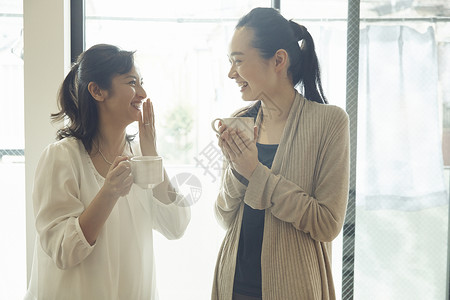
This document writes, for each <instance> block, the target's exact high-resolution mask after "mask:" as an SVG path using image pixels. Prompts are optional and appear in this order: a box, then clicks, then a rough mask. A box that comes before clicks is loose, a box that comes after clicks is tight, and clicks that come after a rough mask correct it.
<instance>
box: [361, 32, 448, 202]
mask: <svg viewBox="0 0 450 300" xmlns="http://www.w3.org/2000/svg"><path fill="white" fill-rule="evenodd" d="M360 62H361V63H360V67H361V74H360V78H362V80H361V81H360V97H359V98H360V101H359V104H360V108H359V121H358V127H359V128H358V133H359V135H358V174H359V175H358V180H359V182H358V183H359V186H360V187H359V188H358V192H359V196H358V197H357V199H358V204H359V205H364V206H365V207H366V208H367V209H398V210H407V211H411V210H420V209H424V208H428V207H433V206H439V205H444V204H446V203H447V197H446V188H445V183H444V169H443V161H442V146H441V129H440V126H441V124H440V122H439V103H438V89H437V87H438V63H437V62H438V60H437V47H436V41H435V32H434V30H433V27H431V26H429V27H426V28H424V30H423V31H422V32H419V31H417V30H415V29H412V28H410V27H407V26H368V27H366V28H365V29H363V30H362V31H361V49H360Z"/></svg>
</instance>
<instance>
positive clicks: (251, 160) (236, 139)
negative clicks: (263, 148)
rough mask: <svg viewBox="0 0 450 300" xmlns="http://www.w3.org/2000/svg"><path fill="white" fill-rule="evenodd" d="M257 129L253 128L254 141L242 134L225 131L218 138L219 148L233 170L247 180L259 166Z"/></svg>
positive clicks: (230, 130)
mask: <svg viewBox="0 0 450 300" xmlns="http://www.w3.org/2000/svg"><path fill="white" fill-rule="evenodd" d="M257 132H258V129H257V127H254V139H253V141H252V140H250V138H248V137H247V136H245V134H244V133H243V132H240V131H236V130H234V129H231V128H227V129H225V131H223V132H222V133H221V134H220V136H219V146H220V147H221V148H222V151H223V154H224V155H225V157H226V158H227V160H228V161H230V162H231V164H232V166H233V168H234V169H235V170H236V171H237V172H238V173H239V174H241V175H242V176H244V177H245V178H246V179H247V180H248V179H249V178H250V177H251V176H252V174H253V171H255V169H256V167H257V166H258V164H259V161H258V149H257V148H256V139H257V136H258V133H257Z"/></svg>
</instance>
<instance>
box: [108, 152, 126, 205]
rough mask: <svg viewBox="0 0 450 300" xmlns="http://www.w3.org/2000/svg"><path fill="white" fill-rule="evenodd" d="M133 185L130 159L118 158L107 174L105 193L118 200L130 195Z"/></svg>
mask: <svg viewBox="0 0 450 300" xmlns="http://www.w3.org/2000/svg"><path fill="white" fill-rule="evenodd" d="M132 184H133V175H132V174H131V165H130V162H129V161H128V157H127V156H118V157H116V159H115V160H114V162H113V164H112V165H111V167H110V168H109V171H108V173H107V174H106V178H105V183H104V184H103V187H102V189H103V192H104V193H106V194H107V195H109V197H110V198H112V199H114V200H116V199H119V197H122V196H126V195H128V193H129V192H130V189H131V185H132Z"/></svg>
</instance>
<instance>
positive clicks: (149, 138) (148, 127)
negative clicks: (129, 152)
mask: <svg viewBox="0 0 450 300" xmlns="http://www.w3.org/2000/svg"><path fill="white" fill-rule="evenodd" d="M139 142H140V145H141V152H142V155H144V156H157V155H158V153H157V151H156V132H155V114H154V112H153V104H152V102H151V101H150V99H147V100H145V101H144V103H143V104H142V111H141V118H140V120H139Z"/></svg>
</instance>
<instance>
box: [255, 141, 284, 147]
mask: <svg viewBox="0 0 450 300" xmlns="http://www.w3.org/2000/svg"><path fill="white" fill-rule="evenodd" d="M256 145H259V146H263V147H275V146H276V147H278V146H279V145H280V144H262V143H258V142H256Z"/></svg>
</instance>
